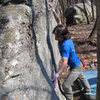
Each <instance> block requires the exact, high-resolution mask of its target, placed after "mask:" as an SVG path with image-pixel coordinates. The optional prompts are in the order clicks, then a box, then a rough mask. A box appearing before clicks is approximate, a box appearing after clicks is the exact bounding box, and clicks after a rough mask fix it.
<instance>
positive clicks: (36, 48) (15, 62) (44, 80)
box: [0, 0, 65, 100]
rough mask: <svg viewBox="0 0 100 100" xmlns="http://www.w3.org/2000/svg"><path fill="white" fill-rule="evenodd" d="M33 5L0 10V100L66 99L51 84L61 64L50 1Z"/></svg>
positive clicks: (34, 0) (34, 1)
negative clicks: (48, 3)
mask: <svg viewBox="0 0 100 100" xmlns="http://www.w3.org/2000/svg"><path fill="white" fill-rule="evenodd" d="M30 3H31V5H32V6H28V5H23V4H18V5H15V4H14V5H13V4H10V5H9V4H8V5H6V6H2V7H1V9H0V13H1V16H2V17H0V18H1V20H0V23H3V25H2V26H1V30H0V31H1V33H0V100H2V99H6V100H64V99H65V98H64V97H63V96H62V95H61V93H60V91H59V90H58V91H57V92H55V91H54V86H53V83H52V81H51V79H52V77H53V75H54V69H55V68H54V67H57V63H58V61H59V53H58V49H57V42H56V41H55V40H54V36H53V35H52V34H51V33H52V30H53V28H54V27H55V25H56V23H55V20H54V18H53V16H52V15H51V14H50V13H49V12H48V10H47V9H46V8H47V3H46V2H44V1H42V0H40V1H38V0H33V1H32V2H30ZM3 20H5V21H4V22H3Z"/></svg>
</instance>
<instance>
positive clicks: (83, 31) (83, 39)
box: [60, 21, 97, 100]
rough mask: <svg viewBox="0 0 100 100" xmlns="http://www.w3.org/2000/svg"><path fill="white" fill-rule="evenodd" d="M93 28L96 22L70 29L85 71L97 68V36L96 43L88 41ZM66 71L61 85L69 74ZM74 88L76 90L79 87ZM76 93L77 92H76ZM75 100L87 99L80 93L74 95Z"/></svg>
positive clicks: (74, 26) (62, 76)
mask: <svg viewBox="0 0 100 100" xmlns="http://www.w3.org/2000/svg"><path fill="white" fill-rule="evenodd" d="M93 26H94V21H92V22H90V24H87V23H82V24H78V25H73V26H70V27H68V29H69V31H70V32H71V34H72V39H73V41H74V44H75V48H76V52H77V54H78V56H79V57H80V58H81V59H82V61H83V62H84V64H85V69H84V70H89V69H95V68H97V52H96V51H97V48H96V46H97V45H96V41H97V40H96V36H95V37H94V41H90V40H89V39H88V37H89V35H90V33H91V31H92V29H93ZM66 70H67V69H65V71H64V72H63V73H62V74H61V75H60V76H61V78H60V81H61V84H62V83H63V81H64V78H65V76H66V74H68V73H66ZM74 87H75V88H76V87H77V86H74ZM76 89H77V88H76ZM74 92H76V91H75V90H74ZM73 100H85V99H84V96H83V95H82V93H81V92H78V93H75V94H74V98H73Z"/></svg>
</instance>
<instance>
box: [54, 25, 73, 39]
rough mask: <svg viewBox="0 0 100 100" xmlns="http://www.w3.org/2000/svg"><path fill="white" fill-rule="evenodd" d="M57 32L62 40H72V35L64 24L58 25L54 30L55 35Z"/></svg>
mask: <svg viewBox="0 0 100 100" xmlns="http://www.w3.org/2000/svg"><path fill="white" fill-rule="evenodd" d="M55 32H57V35H58V37H61V38H62V39H69V38H71V34H70V32H69V31H68V28H67V26H64V25H62V24H58V25H57V26H56V27H55V28H54V30H53V34H55Z"/></svg>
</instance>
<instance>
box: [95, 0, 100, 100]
mask: <svg viewBox="0 0 100 100" xmlns="http://www.w3.org/2000/svg"><path fill="white" fill-rule="evenodd" d="M96 1H97V3H96V7H97V60H98V81H97V93H96V100H100V0H96Z"/></svg>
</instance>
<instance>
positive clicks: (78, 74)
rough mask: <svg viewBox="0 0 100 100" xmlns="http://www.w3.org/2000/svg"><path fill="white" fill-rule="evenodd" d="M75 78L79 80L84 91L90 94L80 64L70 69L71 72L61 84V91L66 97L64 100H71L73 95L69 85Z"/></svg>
mask: <svg viewBox="0 0 100 100" xmlns="http://www.w3.org/2000/svg"><path fill="white" fill-rule="evenodd" d="M77 78H80V80H81V81H82V83H83V85H84V88H85V91H87V92H90V86H89V83H88V81H87V79H86V78H85V77H84V75H83V66H82V64H81V65H80V66H78V67H76V68H72V69H71V72H70V73H69V75H68V76H67V77H66V79H65V81H64V83H63V91H64V94H65V96H66V100H71V99H72V96H73V93H72V87H71V85H72V84H73V82H74V81H75V80H76V79H77Z"/></svg>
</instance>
